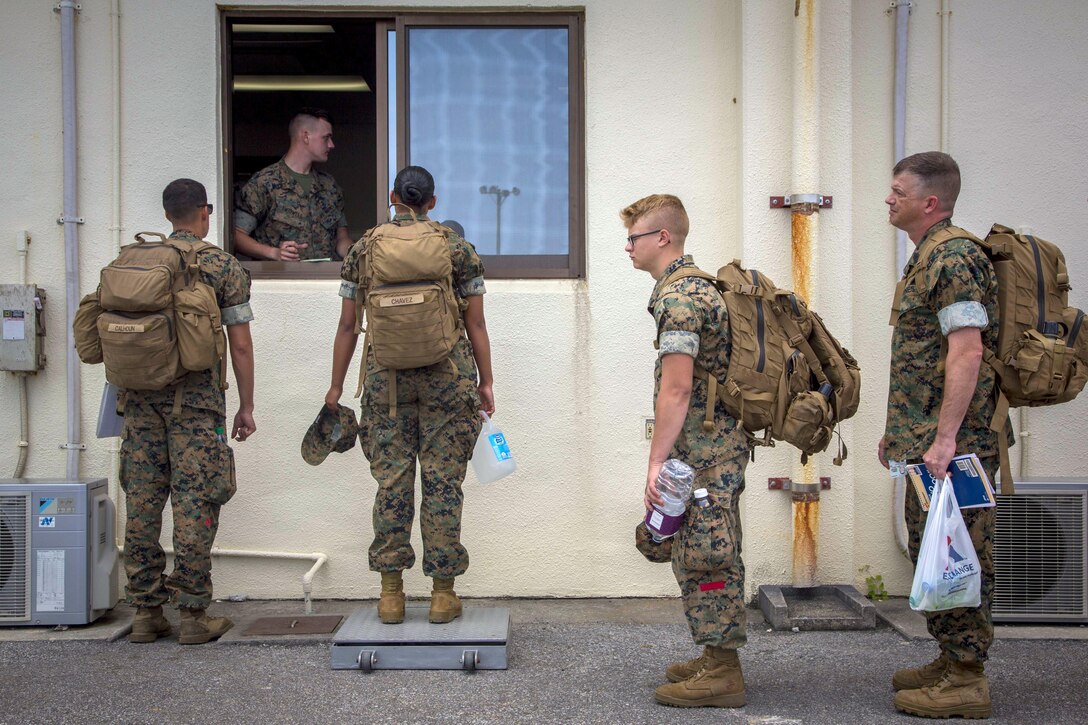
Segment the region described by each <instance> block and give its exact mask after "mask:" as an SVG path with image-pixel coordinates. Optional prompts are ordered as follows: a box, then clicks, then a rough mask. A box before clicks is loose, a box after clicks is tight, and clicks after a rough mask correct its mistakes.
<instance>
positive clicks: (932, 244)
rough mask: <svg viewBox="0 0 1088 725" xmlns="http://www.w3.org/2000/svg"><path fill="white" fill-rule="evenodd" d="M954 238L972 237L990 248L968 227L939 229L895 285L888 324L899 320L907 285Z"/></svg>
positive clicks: (986, 247)
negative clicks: (915, 262)
mask: <svg viewBox="0 0 1088 725" xmlns="http://www.w3.org/2000/svg"><path fill="white" fill-rule="evenodd" d="M953 239H970V240H971V241H972V242H975V243H976V244H978V245H979V246H981V247H982V248H983V249H985V250H987V251H988V250H989V246H988V245H987V244H986V242H984V241H982V240H981V239H979V238H978V237H976V236H975V235H974V234H972V233H971V232H969V231H967V230H966V229H961V228H960V227H956V226H947V227H944V228H943V229H938V230H937V231H935V232H933V234H932V235H930V237H929V238H928V239H926V240H925V241H924V242H922V246H921V247H919V248H918V262H917V264H915V265H914V268H913V269H911V271H910V272H909V273H907V274H906V275H904V276H903V279H901V280H899V283H898V284H896V285H895V296H894V297H893V298H892V314H891V317H890V318H889V320H888V324H889V325H892V326H893V327H894V326H895V324H896V323H897V322H899V315H900V314H901V312H902V309H903V295H904V294H905V293H906V291H907V285H909V284H910V283H911V282H912V281H913V280H914V278H915V277H917V276H918V275H919V274H921V273H922V272H923V271H924V270H925V269H926V268H927V267H928V262H929V260H930V258H931V257H932V256H933V255H934V254H935V253H936V252H937V250H938V249H939V248H941V247H943V246H944V245H945V244H947V243H948V242H950V241H952V240H953Z"/></svg>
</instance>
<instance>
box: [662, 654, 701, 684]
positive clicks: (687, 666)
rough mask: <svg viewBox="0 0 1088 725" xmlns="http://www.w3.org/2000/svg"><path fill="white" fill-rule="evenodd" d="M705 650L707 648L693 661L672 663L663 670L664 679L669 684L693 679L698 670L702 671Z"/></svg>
mask: <svg viewBox="0 0 1088 725" xmlns="http://www.w3.org/2000/svg"><path fill="white" fill-rule="evenodd" d="M707 649H708V648H704V649H703V653H702V654H701V655H699V656H698V657H696V658H695V659H693V660H688V661H686V662H673V663H672V664H671V665H669V666H668V667H666V668H665V679H666V680H668V681H669V682H683V681H684V680H686V679H688V678H689V677H694V676H695V675H696V674H697V673H698V672H699V670H701V669H703V664H704V663H705V662H706V650H707Z"/></svg>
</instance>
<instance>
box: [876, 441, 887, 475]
mask: <svg viewBox="0 0 1088 725" xmlns="http://www.w3.org/2000/svg"><path fill="white" fill-rule="evenodd" d="M876 458H877V460H878V461H880V465H882V466H884V467H885V468H887V467H888V459H887V458H885V457H884V436H880V440H879V441H877V443H876Z"/></svg>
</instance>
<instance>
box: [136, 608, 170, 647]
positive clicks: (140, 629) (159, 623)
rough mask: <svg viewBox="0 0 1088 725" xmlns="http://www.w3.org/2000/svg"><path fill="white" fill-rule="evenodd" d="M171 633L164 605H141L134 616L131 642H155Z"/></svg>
mask: <svg viewBox="0 0 1088 725" xmlns="http://www.w3.org/2000/svg"><path fill="white" fill-rule="evenodd" d="M169 634H170V623H169V622H167V621H166V617H164V616H162V607H161V606H159V607H140V608H138V609H137V610H136V614H135V616H133V617H132V632H131V633H130V634H129V636H128V641H129V642H154V641H155V640H157V639H158V638H159V637H166V636H167V635H169Z"/></svg>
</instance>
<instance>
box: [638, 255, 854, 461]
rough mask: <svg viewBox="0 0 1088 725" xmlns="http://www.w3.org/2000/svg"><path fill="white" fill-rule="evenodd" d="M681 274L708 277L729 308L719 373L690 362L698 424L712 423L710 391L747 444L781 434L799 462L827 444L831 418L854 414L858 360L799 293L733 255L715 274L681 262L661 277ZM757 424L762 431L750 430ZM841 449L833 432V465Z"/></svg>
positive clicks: (836, 420) (843, 451)
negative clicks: (699, 400) (700, 402)
mask: <svg viewBox="0 0 1088 725" xmlns="http://www.w3.org/2000/svg"><path fill="white" fill-rule="evenodd" d="M684 277H699V278H701V279H705V280H707V281H708V282H710V283H711V284H713V285H714V287H715V289H717V290H718V292H719V293H720V294H721V295H722V298H723V299H724V300H725V306H726V310H727V311H728V313H729V329H730V334H731V337H732V348H731V350H730V356H729V368H728V370H727V371H726V375H725V379H724V380H718V379H717V378H715V377H714V376H713V375H711V374H710V373H709V372H707V371H706V370H704V369H703V368H702V366H700V365H696V366H695V375H696V376H697V377H699V378H704V377H705V378H706V381H707V397H708V400H707V406H706V410H707V412H706V420H705V421H704V423H703V425H704V427H706V428H708V429H709V428H710V427H712V426H713V415H714V404H713V402H712V399H713V398H715V397H716V398H718V399H720V400H721V401H722V402H723V403H724V404H725V407H726V410H728V411H729V413H730V415H732V416H733V417H734V418H736V419H737V421H738V422H739V423H740V424H741V425H742V427H743V428H744V431H745V433H746V434H747V436H748V439H749V442H750V443H751V444H752V445H765V446H773V445H774V443H775V441H776V440H781V441H785V442H787V443H789V444H790V445H792V446H795V447H797V448H799V449H800V450H801V461H802V462H807V461H808V457H809V456H810V455H812V454H814V453H819V452H820V451H823V450H824V449H826V448H827V446H828V444H829V443H830V442H831V437H832V434H833V432H834V429H835V426H836V425H837V424H838V423H839V421H842V420H846V419H847V418H850V417H851V416H853V415H854V413H856V412H857V409H858V404H859V402H860V396H861V368H860V367H858V363H857V361H856V360H855V359H854V358H853V356H851V355H850V352H849V351H848V350H847V349H846V348H844V347H842V345H840V344H839V342H838V340H836V339H835V337H834V336H833V335H832V334H831V333H830V332H828V330H827V327H826V326H825V325H824V322H823V320H822V319H820V316H819V315H817V314H816V313H815V312H813V311H811V310H809V309H808V306H807V305H806V304H805V302H804V300H802V299H800V298H799V297H797V295H795V294H794V293H793V292H790V291H789V290H785V289H779V288H778V287H776V286H775V284H774V283H773V282H772V281H771V280H769V279H768V278H767V277H766V276H764V275H762V274H760V273H759V272H758V271H756V270H754V269H752V270H746V269H744V267H742V266H741V263H740V262H739V261H737V260H733V261H732V262H730V263H729V264H727V265H725V266H724V267H722V268H721V269H719V270H718V275H717V276H716V277H715V276H714V275H711V274H709V273H707V272H704V271H702V270H700V269H698V268H695V269H693V268H692V267H681V268H680V269H678V270H676V271H675V272H673V273H672V274H671V275H670V276H669V277H668V278H667V279H666V280H665V282H664V283H663V284H664V285H669V284H671V283H673V282H675V281H676V280H678V279H682V278H684ZM651 312H652V310H651ZM757 431H763V435H762V436H756V432H757ZM846 456H847V449H846V446H845V445H844V444H843V443H842V439H841V437H840V439H839V451H838V454H837V455H836V456H835V459H834V463H835V465H841V464H842V462H843V460H845V459H846Z"/></svg>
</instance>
